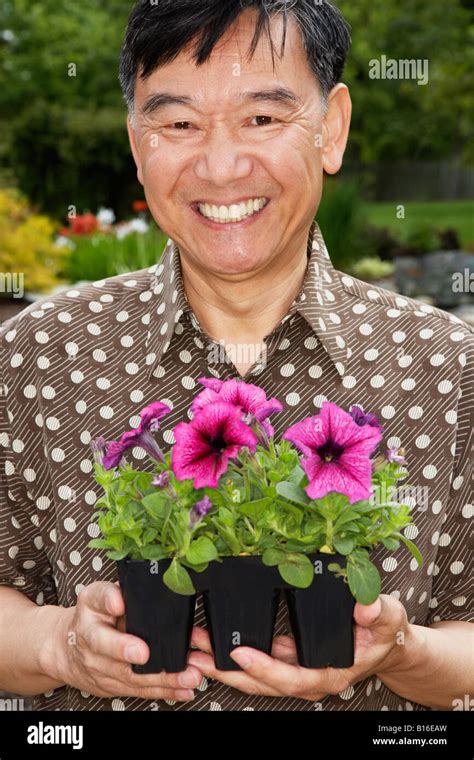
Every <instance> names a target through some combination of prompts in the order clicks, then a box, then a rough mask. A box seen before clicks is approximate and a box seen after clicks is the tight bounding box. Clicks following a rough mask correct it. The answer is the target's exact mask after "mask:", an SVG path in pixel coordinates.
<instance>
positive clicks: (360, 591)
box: [347, 556, 381, 604]
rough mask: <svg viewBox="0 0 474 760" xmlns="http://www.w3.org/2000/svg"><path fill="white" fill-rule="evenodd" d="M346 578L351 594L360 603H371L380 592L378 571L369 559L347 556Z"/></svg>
mask: <svg viewBox="0 0 474 760" xmlns="http://www.w3.org/2000/svg"><path fill="white" fill-rule="evenodd" d="M347 579H348V581H349V588H350V590H351V594H352V596H353V597H354V598H355V599H356V600H357V601H358V602H360V603H361V604H372V602H375V600H376V599H377V597H378V596H379V594H380V589H381V580H380V575H379V571H378V570H377V568H376V567H375V565H374V564H373V563H372V562H371V561H370V560H358V559H356V560H354V559H353V556H351V557H349V561H348V563H347Z"/></svg>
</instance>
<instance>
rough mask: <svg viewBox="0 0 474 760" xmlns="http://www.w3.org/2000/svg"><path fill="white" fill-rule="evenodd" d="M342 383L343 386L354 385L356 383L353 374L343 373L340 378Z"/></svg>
mask: <svg viewBox="0 0 474 760" xmlns="http://www.w3.org/2000/svg"><path fill="white" fill-rule="evenodd" d="M342 384H343V386H344V388H353V387H354V386H355V385H357V379H356V378H355V377H354V375H345V376H344V377H343V378H342Z"/></svg>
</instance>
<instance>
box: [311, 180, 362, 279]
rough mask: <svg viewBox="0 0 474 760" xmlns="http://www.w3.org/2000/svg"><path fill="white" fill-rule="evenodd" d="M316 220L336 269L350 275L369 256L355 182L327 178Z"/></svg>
mask: <svg viewBox="0 0 474 760" xmlns="http://www.w3.org/2000/svg"><path fill="white" fill-rule="evenodd" d="M336 219H337V223H335V220H336ZM316 220H317V222H318V224H319V226H320V227H321V232H322V233H323V237H324V241H325V243H326V246H327V249H328V252H329V255H330V257H331V261H332V263H333V265H334V266H335V267H336V269H340V270H342V271H344V272H346V271H348V269H349V268H350V267H351V266H352V265H353V264H354V262H355V261H357V260H358V259H360V258H361V257H362V256H364V255H365V254H366V253H367V249H366V246H365V242H364V229H365V213H364V206H363V202H362V200H361V193H360V188H359V186H358V184H357V183H356V182H348V181H344V182H343V181H341V180H339V179H335V178H326V179H325V182H324V191H323V197H322V200H321V204H320V206H319V209H318V213H317V215H316Z"/></svg>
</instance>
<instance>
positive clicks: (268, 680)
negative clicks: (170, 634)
mask: <svg viewBox="0 0 474 760" xmlns="http://www.w3.org/2000/svg"><path fill="white" fill-rule="evenodd" d="M354 619H355V626H354V645H355V657H354V665H353V666H352V667H351V668H341V669H339V668H321V669H318V670H311V669H309V668H303V667H300V666H299V665H298V661H297V656H296V648H295V645H294V642H293V639H292V637H290V636H277V637H276V638H275V639H274V640H273V647H272V653H271V654H272V656H271V657H270V656H268V655H266V654H264V653H263V652H260V651H258V650H257V649H252V648H251V647H243V646H242V647H237V649H234V650H233V652H232V653H231V657H232V658H233V659H234V660H235V661H236V662H237V663H238V664H239V665H240V666H241V667H242V668H243V669H244V671H245V672H242V671H222V670H217V669H216V667H215V663H214V658H213V656H212V650H211V646H210V640H209V636H208V633H207V631H206V630H204V629H202V628H194V629H193V638H192V646H195V647H198V649H199V650H201V651H193V652H192V653H191V655H190V658H189V662H190V663H192V664H193V665H195V666H196V667H197V668H199V670H200V671H201V672H202V673H204V675H206V676H208V677H209V678H214V679H216V680H218V681H221V682H222V683H225V684H228V685H229V686H233V687H234V688H236V689H239V690H240V691H242V692H244V693H245V694H261V695H265V696H270V697H283V696H285V697H288V696H291V697H299V698H301V699H307V700H309V701H319V700H321V699H322V698H323V697H325V696H326V695H328V694H333V695H335V694H339V693H340V692H341V691H344V690H345V689H347V688H348V687H349V686H352V685H353V684H355V683H357V682H358V681H361V680H363V679H364V678H367V677H368V676H371V675H374V674H377V675H379V676H380V677H382V674H384V673H390V672H392V671H393V670H394V669H398V668H403V669H405V667H407V668H409V666H410V659H411V658H412V656H413V650H414V649H418V642H417V640H416V637H415V635H414V633H413V630H412V627H411V626H410V625H409V623H408V620H407V615H406V611H405V608H404V607H403V605H402V604H401V603H400V602H398V601H396V600H395V599H394V598H393V597H391V596H386V595H385V594H382V595H381V596H379V598H378V599H377V600H376V601H375V602H374V603H373V604H371V605H368V606H364V605H362V604H356V605H355V608H354Z"/></svg>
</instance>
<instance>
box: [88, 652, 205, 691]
mask: <svg viewBox="0 0 474 760" xmlns="http://www.w3.org/2000/svg"><path fill="white" fill-rule="evenodd" d="M88 672H89V673H94V675H95V679H96V680H97V681H98V682H99V683H100V682H101V681H107V680H108V679H113V680H114V681H115V682H116V683H118V684H120V686H121V688H122V689H123V688H128V687H133V688H135V689H172V690H176V689H178V690H179V689H186V690H192V689H195V688H196V687H197V686H199V684H200V683H201V681H202V674H201V672H200V671H199V670H198V669H197V668H196V667H195V666H193V665H188V666H187V667H186V669H185V670H183V671H182V672H180V673H165V672H164V671H162V672H161V673H134V671H133V670H132V667H131V665H129V664H128V663H126V662H117V661H116V660H112V659H111V658H110V657H104V656H101V655H97V656H96V657H94V660H93V662H92V663H90V664H89V666H88Z"/></svg>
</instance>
